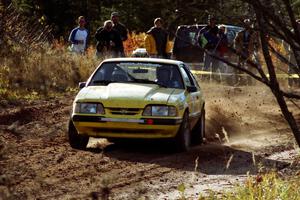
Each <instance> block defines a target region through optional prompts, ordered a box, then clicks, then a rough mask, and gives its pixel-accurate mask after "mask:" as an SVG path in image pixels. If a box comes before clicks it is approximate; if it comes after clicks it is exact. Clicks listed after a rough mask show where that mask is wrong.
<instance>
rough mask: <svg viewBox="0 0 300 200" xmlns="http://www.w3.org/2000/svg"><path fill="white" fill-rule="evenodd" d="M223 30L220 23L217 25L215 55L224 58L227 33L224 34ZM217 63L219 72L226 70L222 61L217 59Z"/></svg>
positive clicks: (226, 46)
mask: <svg viewBox="0 0 300 200" xmlns="http://www.w3.org/2000/svg"><path fill="white" fill-rule="evenodd" d="M225 31H226V28H225V26H224V25H221V26H220V27H219V33H218V37H219V42H218V45H217V55H218V56H219V57H221V58H224V57H225V54H226V53H227V51H228V39H227V35H226V33H225ZM218 64H219V66H218V69H219V70H220V73H225V72H226V65H225V63H223V62H222V61H219V62H218ZM221 78H223V77H221Z"/></svg>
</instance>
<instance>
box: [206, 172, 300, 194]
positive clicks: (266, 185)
mask: <svg viewBox="0 0 300 200" xmlns="http://www.w3.org/2000/svg"><path fill="white" fill-rule="evenodd" d="M299 184H300V178H299V177H298V176H295V177H289V178H287V179H284V178H282V177H279V175H278V174H277V173H275V172H273V173H270V174H265V175H257V176H256V177H254V178H253V177H252V178H248V180H247V181H246V183H245V185H242V186H238V187H237V188H236V189H235V191H234V192H229V193H227V194H225V195H224V196H222V198H221V199H225V200H231V199H237V200H274V199H282V200H298V199H300V189H299V187H298V186H299ZM208 199H214V198H211V197H210V198H208Z"/></svg>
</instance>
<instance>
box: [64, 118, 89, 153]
mask: <svg viewBox="0 0 300 200" xmlns="http://www.w3.org/2000/svg"><path fill="white" fill-rule="evenodd" d="M68 139H69V144H70V145H71V147H72V148H74V149H80V150H84V149H85V148H86V145H87V144H88V142H89V137H88V136H86V135H79V134H78V132H77V130H76V128H75V126H74V124H73V122H72V120H70V121H69V128H68Z"/></svg>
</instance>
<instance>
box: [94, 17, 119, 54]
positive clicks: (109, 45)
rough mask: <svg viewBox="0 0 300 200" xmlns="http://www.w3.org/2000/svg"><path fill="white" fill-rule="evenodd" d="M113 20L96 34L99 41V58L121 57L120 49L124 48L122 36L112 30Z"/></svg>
mask: <svg viewBox="0 0 300 200" xmlns="http://www.w3.org/2000/svg"><path fill="white" fill-rule="evenodd" d="M112 26H113V24H112V21H111V20H107V21H105V22H104V26H103V27H101V28H99V29H98V30H97V32H96V34H95V38H96V40H97V46H96V48H97V52H96V55H97V56H109V57H119V56H120V49H122V48H123V45H122V40H121V36H120V34H119V33H118V32H117V31H115V30H114V29H113V28H112Z"/></svg>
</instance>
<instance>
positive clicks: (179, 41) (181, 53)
mask: <svg viewBox="0 0 300 200" xmlns="http://www.w3.org/2000/svg"><path fill="white" fill-rule="evenodd" d="M205 26H206V24H196V25H181V26H178V28H177V31H176V34H175V41H174V46H173V54H172V56H173V58H174V59H177V60H181V61H184V62H189V63H199V62H203V56H204V51H203V49H202V48H200V47H199V44H198V40H197V38H198V35H199V32H200V30H201V29H202V28H203V27H205ZM219 26H221V25H219ZM223 26H225V28H226V31H225V33H226V34H227V37H228V44H229V45H230V46H232V45H233V43H234V38H235V36H236V34H237V33H238V32H239V31H241V30H243V28H242V27H239V26H232V25H223Z"/></svg>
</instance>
